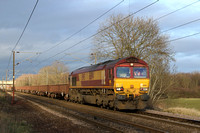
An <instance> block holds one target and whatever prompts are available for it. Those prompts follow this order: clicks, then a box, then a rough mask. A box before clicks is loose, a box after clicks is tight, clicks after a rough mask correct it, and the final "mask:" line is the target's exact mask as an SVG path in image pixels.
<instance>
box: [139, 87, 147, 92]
mask: <svg viewBox="0 0 200 133" xmlns="http://www.w3.org/2000/svg"><path fill="white" fill-rule="evenodd" d="M140 91H148V88H144V87H142V88H140Z"/></svg>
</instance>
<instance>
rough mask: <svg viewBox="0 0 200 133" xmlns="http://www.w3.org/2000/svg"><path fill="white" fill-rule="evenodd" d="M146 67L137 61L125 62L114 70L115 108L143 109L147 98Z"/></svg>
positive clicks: (147, 71)
mask: <svg viewBox="0 0 200 133" xmlns="http://www.w3.org/2000/svg"><path fill="white" fill-rule="evenodd" d="M148 89H149V69H148V65H147V64H146V63H145V62H144V61H142V62H139V61H138V60H127V62H124V63H122V64H117V65H116V66H115V68H114V92H115V99H116V100H115V107H117V108H118V109H144V108H145V107H146V106H147V101H148V100H149V96H148V95H147V93H148Z"/></svg>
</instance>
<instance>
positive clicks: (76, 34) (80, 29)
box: [35, 0, 124, 60]
mask: <svg viewBox="0 0 200 133" xmlns="http://www.w3.org/2000/svg"><path fill="white" fill-rule="evenodd" d="M122 2H124V0H122V1H120V2H119V3H117V4H116V5H115V6H113V7H112V8H110V9H109V10H107V11H106V12H104V13H103V14H101V15H100V16H98V17H97V18H95V19H94V20H93V21H91V22H90V23H88V24H87V25H85V26H84V27H83V28H81V29H80V30H78V31H76V32H75V33H73V34H71V35H70V36H69V37H67V38H65V39H64V40H62V41H61V42H59V43H57V44H56V45H54V46H53V47H50V48H49V49H47V50H44V51H42V53H41V54H43V53H46V52H48V51H50V50H51V49H53V48H55V47H57V46H59V45H60V44H62V43H64V42H65V41H67V40H69V39H70V38H72V37H73V36H75V35H77V34H78V33H80V32H81V31H83V30H84V29H86V28H87V27H88V26H90V25H91V24H93V23H94V22H95V21H97V20H99V19H100V18H101V17H103V16H104V15H106V14H107V13H108V12H110V11H111V10H113V9H115V8H116V7H118V6H119V5H120V4H121V3H122ZM41 54H40V55H41ZM40 55H37V58H38V57H39V56H40ZM35 60H36V59H35Z"/></svg>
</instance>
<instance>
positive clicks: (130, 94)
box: [67, 57, 149, 109]
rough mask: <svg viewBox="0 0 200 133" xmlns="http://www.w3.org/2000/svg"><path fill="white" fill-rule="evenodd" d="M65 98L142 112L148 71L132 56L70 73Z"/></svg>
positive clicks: (145, 97)
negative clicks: (67, 93)
mask: <svg viewBox="0 0 200 133" xmlns="http://www.w3.org/2000/svg"><path fill="white" fill-rule="evenodd" d="M69 88H70V89H69V95H67V96H68V99H69V100H71V101H76V102H80V103H82V102H86V103H90V104H97V105H99V106H102V107H108V108H114V109H144V108H145V107H146V103H147V101H148V99H149V96H148V95H147V93H148V88H149V68H148V65H147V63H146V62H144V61H143V60H140V59H138V58H135V57H126V58H121V59H117V60H109V61H106V62H103V63H99V64H96V65H92V66H88V67H82V68H79V69H77V70H75V71H73V72H72V73H71V76H70V87H69Z"/></svg>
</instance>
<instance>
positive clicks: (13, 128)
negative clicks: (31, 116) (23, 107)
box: [0, 91, 31, 133]
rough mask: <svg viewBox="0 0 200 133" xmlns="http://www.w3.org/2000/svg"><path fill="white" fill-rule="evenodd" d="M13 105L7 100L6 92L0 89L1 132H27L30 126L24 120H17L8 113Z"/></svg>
mask: <svg viewBox="0 0 200 133" xmlns="http://www.w3.org/2000/svg"><path fill="white" fill-rule="evenodd" d="M13 108H14V106H12V105H11V104H10V100H7V98H6V94H5V92H3V91H0V132H1V133H29V132H31V130H30V129H31V126H30V125H28V124H27V122H26V121H23V120H17V118H16V117H15V115H14V114H12V113H9V112H10V110H11V109H13Z"/></svg>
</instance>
